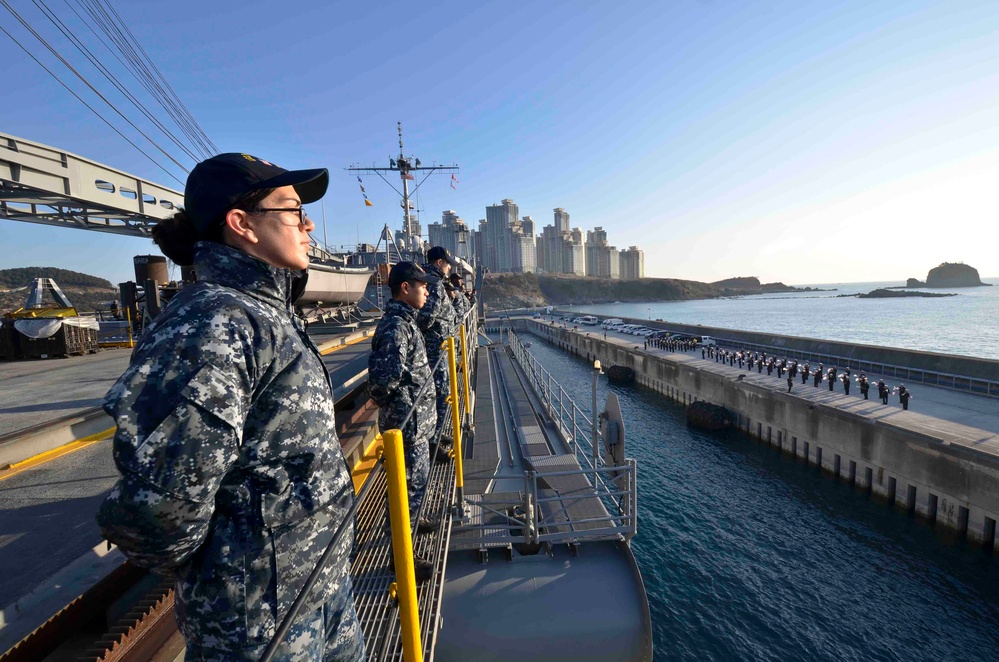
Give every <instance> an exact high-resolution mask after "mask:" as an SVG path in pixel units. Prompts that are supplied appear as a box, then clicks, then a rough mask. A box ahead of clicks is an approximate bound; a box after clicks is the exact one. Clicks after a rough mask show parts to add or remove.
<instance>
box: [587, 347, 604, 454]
mask: <svg viewBox="0 0 999 662" xmlns="http://www.w3.org/2000/svg"><path fill="white" fill-rule="evenodd" d="M591 374H592V376H593V410H592V411H591V413H590V415H591V417H592V418H591V422H592V427H593V468H594V469H596V468H597V466H598V464H599V459H600V444H599V442H598V441H597V438H598V435H597V378H598V377H599V376H600V375H602V374H603V370H601V369H600V359H596V360H595V361H593V372H592V373H591Z"/></svg>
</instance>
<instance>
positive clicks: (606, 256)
mask: <svg viewBox="0 0 999 662" xmlns="http://www.w3.org/2000/svg"><path fill="white" fill-rule="evenodd" d="M620 269H621V265H620V260H619V258H618V251H617V248H616V247H614V246H610V245H609V244H608V243H607V233H606V232H605V231H604V229H603V228H602V227H595V228H593V230H591V231H590V232H587V233H586V275H587V276H598V277H600V278H619V277H620Z"/></svg>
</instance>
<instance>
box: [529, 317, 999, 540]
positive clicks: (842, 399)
mask: <svg viewBox="0 0 999 662" xmlns="http://www.w3.org/2000/svg"><path fill="white" fill-rule="evenodd" d="M512 323H513V325H514V328H515V329H517V330H518V331H519V330H524V331H529V332H531V333H533V334H535V335H537V336H540V337H542V338H545V339H547V340H548V341H550V342H552V343H553V344H555V345H556V346H558V347H561V348H562V349H564V350H566V351H569V352H572V353H574V354H577V355H579V356H582V357H584V358H586V359H587V360H593V359H599V360H600V361H601V363H603V365H604V366H611V365H624V366H628V367H630V368H632V369H634V370H635V374H636V380H637V382H638V383H639V384H640V385H642V386H645V387H647V388H651V389H652V390H654V391H656V392H657V393H660V394H662V395H664V396H666V397H668V398H670V399H672V400H675V401H677V402H679V403H682V404H684V405H688V404H690V403H691V402H694V401H697V400H705V401H708V402H711V403H713V404H717V405H721V406H723V407H725V408H727V409H728V410H729V411H730V412H732V413H733V415H735V417H736V425H737V426H738V428H739V429H740V430H742V431H743V432H745V433H747V434H749V435H751V436H754V437H757V438H759V439H761V440H762V441H764V442H766V443H770V444H773V445H774V446H777V447H779V448H780V449H781V450H783V451H785V452H787V453H790V454H793V455H795V456H797V457H800V458H801V459H802V460H804V461H806V462H808V463H810V464H815V465H818V466H821V467H822V469H824V470H826V471H828V472H830V473H832V474H834V475H835V476H837V477H839V478H840V479H842V480H845V481H848V482H849V483H851V484H852V485H855V486H857V487H859V488H863V489H867V490H869V491H870V492H871V493H873V494H876V495H879V496H881V497H884V498H886V499H888V500H889V501H891V502H893V503H894V504H896V505H897V506H899V507H901V508H904V509H906V510H908V511H910V512H914V513H917V514H919V515H921V516H923V517H926V518H928V519H929V520H931V521H934V522H937V523H939V524H940V525H942V526H947V527H950V528H952V529H954V530H956V531H958V532H959V533H960V534H961V535H962V536H966V537H967V538H968V539H970V540H972V541H976V542H979V543H981V544H983V545H985V546H986V547H988V548H992V547H994V545H995V536H996V522H997V521H999V435H997V434H996V433H995V432H993V431H990V430H986V429H981V428H978V427H971V426H969V425H964V424H962V423H959V422H954V421H948V420H944V419H941V418H937V417H933V416H928V415H926V414H922V413H918V412H914V411H905V412H903V411H901V410H900V409H898V408H892V407H885V406H883V405H881V404H880V402H878V401H876V400H862V399H859V398H856V397H850V396H845V395H843V394H842V393H830V392H829V391H827V390H825V389H824V388H823V389H814V388H810V387H799V388H797V389H794V390H793V392H792V393H787V389H786V385H785V383H784V382H783V381H781V380H776V379H774V378H771V377H767V375H766V374H763V375H760V374H758V373H756V371H752V372H751V371H749V370H740V369H739V368H738V367H732V366H725V365H722V364H718V363H715V362H714V361H706V360H703V359H701V358H700V355H699V354H698V355H697V356H696V358H695V357H694V356H692V355H685V354H665V353H662V352H657V353H656V354H654V353H652V352H647V351H645V350H643V349H642V345H641V343H642V339H640V338H629V339H623V338H617V337H613V336H608V337H607V338H606V339H605V338H604V337H603V336H604V334H603V332H602V331H599V330H597V329H594V328H589V329H577V330H572V329H565V328H561V327H557V326H553V325H551V324H545V323H542V322H539V321H535V320H512ZM636 343H638V344H637V345H636ZM955 395H956V394H955ZM964 397H969V398H974V397H976V396H972V395H970V394H968V395H965V396H964ZM990 427H991V426H990Z"/></svg>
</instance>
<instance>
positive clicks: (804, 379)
mask: <svg viewBox="0 0 999 662" xmlns="http://www.w3.org/2000/svg"><path fill="white" fill-rule="evenodd" d="M809 370H810V369H809V367H808V364H807V363H806V364H805V367H804V368H802V370H801V385H802V386H804V385H805V384H806V383H807V382H808V375H809Z"/></svg>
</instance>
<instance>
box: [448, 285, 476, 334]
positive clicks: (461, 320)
mask: <svg viewBox="0 0 999 662" xmlns="http://www.w3.org/2000/svg"><path fill="white" fill-rule="evenodd" d="M451 306H452V307H453V308H454V317H455V328H456V329H457V327H458V326H459V325H461V324H465V325H466V326H467V324H468V320H467V319H465V315H467V314H468V311H469V310H471V309H472V304H470V303H469V302H468V299H466V298H465V295H464V294H463V293H462V292H456V293H455V295H454V299H452V300H451Z"/></svg>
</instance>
